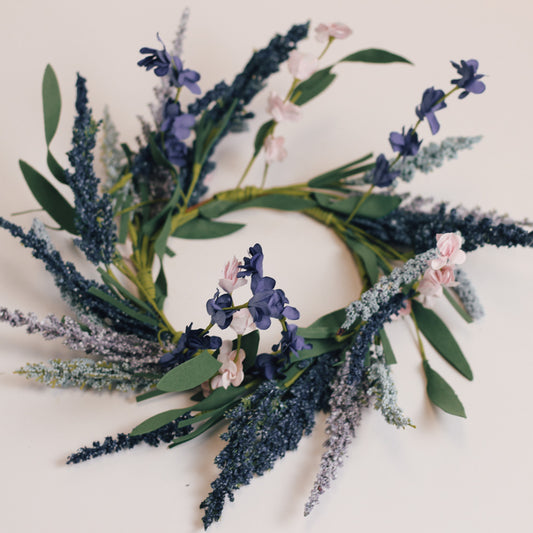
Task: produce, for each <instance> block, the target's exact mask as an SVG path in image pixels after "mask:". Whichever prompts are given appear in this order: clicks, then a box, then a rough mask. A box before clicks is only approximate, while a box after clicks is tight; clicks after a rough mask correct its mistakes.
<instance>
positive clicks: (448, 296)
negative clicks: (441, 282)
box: [442, 287, 474, 324]
mask: <svg viewBox="0 0 533 533" xmlns="http://www.w3.org/2000/svg"><path fill="white" fill-rule="evenodd" d="M442 289H443V291H444V296H446V299H447V300H448V301H449V302H450V303H451V304H452V307H453V308H454V309H455V310H456V311H457V312H458V313H459V315H461V317H462V318H463V319H464V320H465V321H466V322H468V323H469V324H471V323H472V322H474V319H473V318H472V317H471V316H470V314H469V313H468V312H467V311H466V309H464V307H463V306H462V305H461V304H460V303H459V302H458V301H457V300H456V299H455V298H454V297H453V295H452V293H451V292H450V291H449V290H448V289H447V288H446V287H443V288H442Z"/></svg>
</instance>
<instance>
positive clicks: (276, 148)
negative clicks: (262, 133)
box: [263, 135, 287, 163]
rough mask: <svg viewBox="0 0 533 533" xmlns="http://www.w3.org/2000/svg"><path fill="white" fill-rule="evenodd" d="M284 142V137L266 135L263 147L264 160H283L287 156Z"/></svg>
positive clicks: (268, 161) (270, 161) (269, 161)
mask: <svg viewBox="0 0 533 533" xmlns="http://www.w3.org/2000/svg"><path fill="white" fill-rule="evenodd" d="M284 143H285V138H284V137H274V136H273V135H267V136H266V138H265V142H264V143H263V147H264V149H265V160H266V162H267V163H272V162H274V161H283V160H284V159H285V158H286V157H287V150H285V146H284Z"/></svg>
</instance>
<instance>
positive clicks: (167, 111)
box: [161, 100, 195, 140]
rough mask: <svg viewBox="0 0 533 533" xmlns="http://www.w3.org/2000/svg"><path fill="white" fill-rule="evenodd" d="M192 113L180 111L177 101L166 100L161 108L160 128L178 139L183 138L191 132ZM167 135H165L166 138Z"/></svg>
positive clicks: (192, 124) (192, 123)
mask: <svg viewBox="0 0 533 533" xmlns="http://www.w3.org/2000/svg"><path fill="white" fill-rule="evenodd" d="M194 122H195V120H194V115H191V114H189V113H182V112H181V106H180V104H179V102H174V101H173V100H168V101H167V102H166V104H165V107H164V109H163V122H162V123H161V130H162V131H164V132H165V133H166V134H168V135H172V136H173V137H175V138H176V139H178V140H183V139H186V138H187V137H189V135H190V134H191V128H192V127H193V126H194ZM168 135H167V136H166V137H167V138H168Z"/></svg>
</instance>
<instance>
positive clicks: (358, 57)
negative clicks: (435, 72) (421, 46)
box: [340, 48, 413, 65]
mask: <svg viewBox="0 0 533 533" xmlns="http://www.w3.org/2000/svg"><path fill="white" fill-rule="evenodd" d="M343 61H348V62H354V61H362V62H364V63H409V64H410V65H412V64H413V63H411V61H409V60H408V59H405V57H402V56H399V55H397V54H393V53H392V52H387V50H380V49H379V48H368V49H367V50H360V51H359V52H355V53H353V54H350V55H349V56H346V57H345V58H343V59H341V60H340V62H343Z"/></svg>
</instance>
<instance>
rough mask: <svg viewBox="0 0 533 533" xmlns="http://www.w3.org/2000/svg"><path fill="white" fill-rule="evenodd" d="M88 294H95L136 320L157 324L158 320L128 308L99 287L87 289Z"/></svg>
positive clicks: (152, 324) (151, 324)
mask: <svg viewBox="0 0 533 533" xmlns="http://www.w3.org/2000/svg"><path fill="white" fill-rule="evenodd" d="M89 294H92V295H93V296H96V297H98V298H100V299H101V300H104V302H107V303H109V304H111V305H113V306H115V307H116V308H117V309H120V310H121V311H122V312H123V313H125V314H126V315H128V316H131V317H132V318H135V319H136V320H138V321H139V322H142V323H143V324H148V325H150V326H157V325H158V324H159V322H158V321H157V320H155V319H154V318H152V317H150V316H146V315H143V314H142V313H139V312H138V311H135V310H133V309H131V308H129V307H128V306H127V305H125V304H124V303H122V302H121V301H120V300H117V299H116V298H113V296H110V295H109V294H107V293H105V292H104V291H101V290H100V289H98V288H96V287H91V288H90V289H89Z"/></svg>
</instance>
